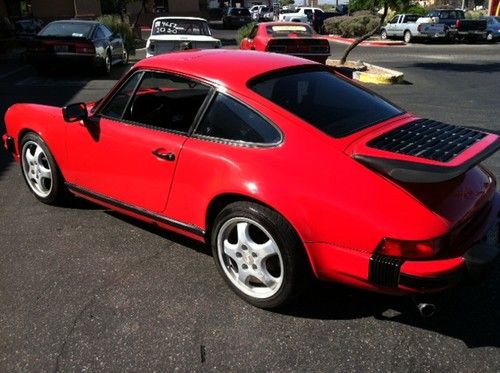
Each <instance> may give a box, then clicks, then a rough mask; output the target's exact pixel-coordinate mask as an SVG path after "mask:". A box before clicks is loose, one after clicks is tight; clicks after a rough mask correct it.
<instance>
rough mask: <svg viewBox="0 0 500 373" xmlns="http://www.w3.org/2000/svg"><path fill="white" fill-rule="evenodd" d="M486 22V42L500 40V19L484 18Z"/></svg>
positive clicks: (493, 17)
mask: <svg viewBox="0 0 500 373" xmlns="http://www.w3.org/2000/svg"><path fill="white" fill-rule="evenodd" d="M484 20H486V25H487V26H486V40H488V41H495V40H498V39H500V17H499V16H489V17H484Z"/></svg>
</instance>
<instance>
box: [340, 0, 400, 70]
mask: <svg viewBox="0 0 500 373" xmlns="http://www.w3.org/2000/svg"><path fill="white" fill-rule="evenodd" d="M409 2H410V0H351V2H350V3H349V12H351V11H356V10H372V11H373V10H376V9H380V8H382V9H383V12H382V16H381V17H380V22H379V23H378V25H377V27H375V28H374V29H373V30H372V31H370V32H368V33H366V34H365V35H363V36H360V37H359V38H356V40H354V41H353V42H352V44H351V45H349V46H348V47H347V48H346V50H345V51H344V55H343V56H342V57H341V58H340V64H341V65H343V64H345V61H346V60H347V56H348V55H349V53H351V51H352V50H353V49H354V48H356V46H358V44H360V43H361V42H362V41H363V40H366V39H368V38H369V37H370V36H373V35H375V34H377V33H379V32H380V29H381V28H382V25H383V24H384V22H385V17H386V16H387V11H388V10H389V8H391V10H395V11H398V10H400V9H404V8H405V7H407V6H408V5H409Z"/></svg>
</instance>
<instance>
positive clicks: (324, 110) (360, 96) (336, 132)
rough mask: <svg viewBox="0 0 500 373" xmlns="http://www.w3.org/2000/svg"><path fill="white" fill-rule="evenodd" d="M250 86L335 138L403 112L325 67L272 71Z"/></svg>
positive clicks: (251, 82) (250, 83) (252, 82)
mask: <svg viewBox="0 0 500 373" xmlns="http://www.w3.org/2000/svg"><path fill="white" fill-rule="evenodd" d="M249 88H250V89H252V90H253V91H255V92H256V93H258V94H259V95H261V96H263V97H265V98H266V99H268V100H270V101H272V102H274V103H275V104H277V105H279V106H281V107H282V108H284V109H285V110H287V111H289V112H291V113H293V114H295V115H296V116H298V117H300V118H302V119H303V120H305V121H307V122H309V123H310V124H311V125H313V126H314V127H316V128H318V129H320V130H321V131H323V132H325V133H326V134H328V135H330V136H332V137H335V138H340V137H344V136H347V135H350V134H352V133H355V132H357V131H359V130H361V129H363V128H367V127H369V126H371V125H373V124H376V123H379V122H381V121H383V120H386V119H389V118H391V117H394V116H396V115H399V114H401V113H402V110H401V109H399V108H398V107H396V106H394V105H392V104H391V103H389V102H387V101H385V100H384V99H382V98H381V97H379V96H377V95H376V94H374V93H371V92H369V91H366V90H364V89H362V88H359V87H356V86H355V85H353V84H351V83H349V82H348V81H347V80H345V79H342V78H340V77H338V76H336V75H335V74H333V73H332V72H330V71H325V70H310V69H309V70H305V69H302V70H292V71H287V72H282V73H280V74H279V75H276V74H271V75H267V76H264V77H260V78H257V79H255V80H253V81H250V82H249Z"/></svg>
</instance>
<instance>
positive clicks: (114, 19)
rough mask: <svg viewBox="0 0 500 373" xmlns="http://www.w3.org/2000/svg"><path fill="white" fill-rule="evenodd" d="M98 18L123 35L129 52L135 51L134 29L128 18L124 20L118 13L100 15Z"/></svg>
mask: <svg viewBox="0 0 500 373" xmlns="http://www.w3.org/2000/svg"><path fill="white" fill-rule="evenodd" d="M97 20H98V21H99V22H101V23H103V24H105V25H106V26H108V27H109V29H110V30H111V31H113V32H114V33H117V34H120V35H121V36H122V38H123V42H124V44H125V48H126V49H127V51H128V52H129V53H132V54H133V53H134V52H135V36H134V29H133V28H132V25H131V24H130V22H129V20H128V19H127V18H125V19H124V20H123V21H122V19H121V17H120V16H119V15H118V14H106V15H104V16H100V17H98V18H97Z"/></svg>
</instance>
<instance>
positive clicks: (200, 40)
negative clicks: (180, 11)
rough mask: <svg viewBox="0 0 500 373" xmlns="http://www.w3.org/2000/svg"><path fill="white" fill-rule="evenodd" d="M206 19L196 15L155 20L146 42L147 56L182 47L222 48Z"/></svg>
mask: <svg viewBox="0 0 500 373" xmlns="http://www.w3.org/2000/svg"><path fill="white" fill-rule="evenodd" d="M220 47H221V41H220V40H219V39H216V38H214V37H213V36H212V31H211V30H210V26H209V25H208V22H207V20H206V19H203V18H195V17H159V18H155V19H154V20H153V24H152V26H151V35H150V36H149V38H148V41H147V42H146V57H152V56H156V55H158V54H163V53H169V52H173V51H178V50H181V49H192V48H196V49H211V48H220Z"/></svg>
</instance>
